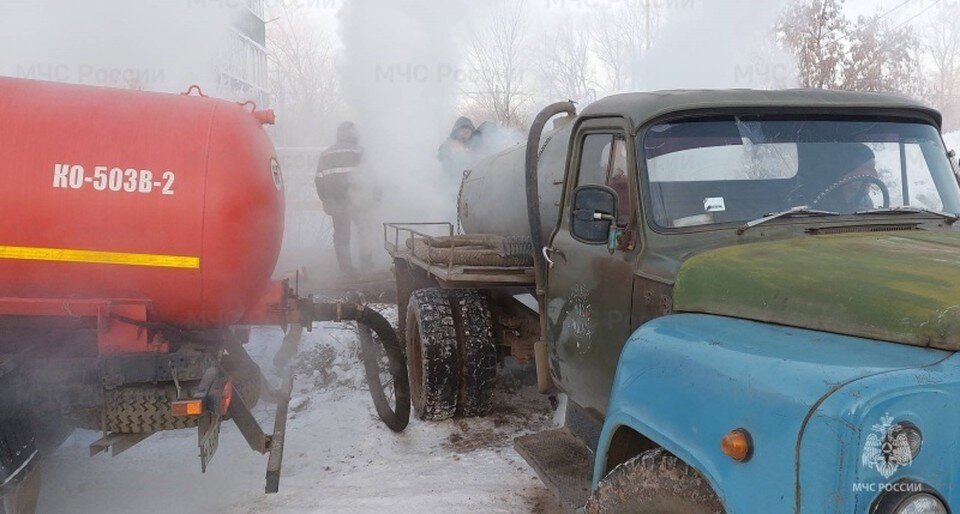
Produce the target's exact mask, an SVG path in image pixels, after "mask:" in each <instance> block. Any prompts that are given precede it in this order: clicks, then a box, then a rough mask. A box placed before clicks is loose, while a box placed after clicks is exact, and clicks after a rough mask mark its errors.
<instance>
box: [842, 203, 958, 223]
mask: <svg viewBox="0 0 960 514" xmlns="http://www.w3.org/2000/svg"><path fill="white" fill-rule="evenodd" d="M854 214H855V215H857V216H864V215H867V214H930V215H933V216H939V217H941V218H943V219H944V220H945V221H946V222H947V225H953V224H954V223H956V222H957V220H960V216H958V215H956V214H950V213H949V212H941V211H935V210H933V209H924V208H923V207H910V206H908V205H903V206H900V207H888V208H886V209H870V210H868V211H857V212H855V213H854Z"/></svg>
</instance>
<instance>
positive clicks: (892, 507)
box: [870, 480, 950, 514]
mask: <svg viewBox="0 0 960 514" xmlns="http://www.w3.org/2000/svg"><path fill="white" fill-rule="evenodd" d="M890 485H891V487H890V488H889V489H887V491H886V492H884V493H883V494H881V495H880V497H879V498H877V500H876V501H875V502H874V504H873V508H872V509H870V512H871V514H950V509H948V508H947V506H946V504H945V503H943V499H942V498H941V497H940V494H939V493H937V492H936V491H935V490H934V489H933V488H931V487H930V486H928V485H926V484H921V483H918V482H913V481H910V480H900V481H898V482H895V483H893V484H890Z"/></svg>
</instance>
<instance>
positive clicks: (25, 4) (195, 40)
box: [0, 0, 238, 93]
mask: <svg viewBox="0 0 960 514" xmlns="http://www.w3.org/2000/svg"><path fill="white" fill-rule="evenodd" d="M235 4H237V5H238V3H236V2H217V1H203V0H177V1H170V0H137V1H135V2H132V1H129V0H96V1H84V2H78V1H76V0H29V1H26V0H4V1H3V2H2V5H0V48H3V49H4V51H3V52H0V75H7V76H12V77H19V78H29V79H36V80H50V81H56V82H69V83H76V84H88V85H98V86H112V87H122V88H135V89H144V90H148V91H164V92H172V93H179V92H183V91H186V89H187V87H189V86H190V85H191V84H199V85H201V86H202V87H204V89H205V90H207V91H212V90H214V89H215V87H216V85H217V77H216V71H215V61H216V59H217V56H218V52H219V51H221V49H222V47H223V42H224V39H225V36H226V34H227V30H228V27H229V25H230V22H231V21H232V20H233V17H234V16H235V14H236V7H235Z"/></svg>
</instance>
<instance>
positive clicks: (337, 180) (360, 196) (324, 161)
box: [316, 121, 373, 275]
mask: <svg viewBox="0 0 960 514" xmlns="http://www.w3.org/2000/svg"><path fill="white" fill-rule="evenodd" d="M362 165H363V148H361V147H360V145H359V139H358V137H357V127H356V125H354V124H353V123H352V122H349V121H347V122H344V123H341V124H340V126H339V127H338V128H337V143H336V144H335V145H333V146H331V147H330V148H328V149H327V150H325V151H324V152H323V153H322V154H321V155H320V164H319V165H318V166H317V177H316V184H317V194H318V195H319V196H320V200H321V201H322V202H323V210H324V212H326V213H327V214H328V215H329V216H330V218H331V219H332V220H333V246H334V250H335V251H336V254H337V263H338V264H339V266H340V271H341V272H343V273H346V274H351V275H352V274H354V273H355V272H356V269H355V268H354V266H353V259H352V257H351V252H350V230H351V227H355V228H356V230H357V246H358V247H359V250H360V266H361V268H363V269H367V270H368V269H370V268H371V267H372V264H373V252H372V248H371V246H372V245H371V241H370V231H369V227H368V223H367V222H368V216H367V213H368V212H369V211H370V209H371V206H370V205H364V204H365V203H369V202H368V201H367V200H368V198H369V196H370V195H369V194H368V192H369V191H368V189H369V186H372V185H373V184H372V181H369V180H366V181H365V180H364V179H363V178H362V175H363V174H364V171H363V169H362V168H363V166H362Z"/></svg>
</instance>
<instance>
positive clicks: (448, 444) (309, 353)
mask: <svg viewBox="0 0 960 514" xmlns="http://www.w3.org/2000/svg"><path fill="white" fill-rule="evenodd" d="M394 316H395V314H394ZM281 337H282V334H281V333H280V331H279V329H266V328H264V329H258V330H255V332H254V336H253V342H252V343H251V345H250V351H251V354H253V356H254V358H255V359H257V360H258V361H260V362H261V365H262V366H263V368H264V370H269V369H270V368H271V366H270V365H269V362H270V358H271V357H272V351H273V350H274V349H275V348H276V347H277V345H278V344H279V342H280V339H281ZM301 361H302V362H301V364H300V369H301V370H302V372H301V373H300V374H299V375H298V378H297V383H296V386H295V394H294V398H293V401H292V402H291V416H290V421H289V424H288V430H289V434H288V440H287V446H286V454H285V458H284V469H283V477H282V479H281V483H280V493H279V494H277V495H270V496H267V495H264V494H263V492H262V491H263V486H264V471H265V469H266V458H265V457H263V456H260V455H258V454H256V453H254V452H252V451H250V450H249V448H248V447H247V445H246V443H245V442H244V440H243V438H242V436H241V435H240V434H239V432H238V431H237V429H236V427H235V426H234V425H233V424H224V430H223V434H222V436H221V440H220V449H219V451H218V453H217V455H216V458H215V459H214V461H213V463H212V465H211V467H210V468H209V469H208V471H207V473H206V475H203V474H201V473H200V462H199V459H198V458H197V457H196V455H197V448H196V432H195V431H182V432H171V433H164V434H160V435H156V436H153V437H152V438H150V439H147V440H146V441H144V442H142V443H140V445H138V446H136V447H134V448H132V449H130V450H128V451H127V452H126V453H123V454H121V455H119V456H118V457H116V458H111V457H109V456H103V455H100V456H97V457H94V458H91V457H89V456H88V445H89V444H90V442H92V441H93V440H95V439H96V438H97V437H98V436H99V434H98V433H94V432H88V431H78V432H76V433H75V434H74V435H73V436H71V437H70V439H69V440H68V441H67V442H66V443H65V444H64V445H63V446H62V447H61V448H60V449H59V450H58V451H57V452H56V453H55V454H54V455H53V456H51V457H50V458H49V459H48V460H47V461H46V464H45V466H44V478H43V480H44V483H43V490H42V493H41V500H40V506H39V512H40V513H60V512H98V513H113V512H116V513H131V512H144V513H154V512H155V513H161V512H163V513H169V512H177V513H194V512H197V513H199V512H204V513H207V512H242V513H254V512H256V513H260V512H291V513H293V512H297V513H299V512H337V513H352V512H387V511H389V512H416V513H418V514H419V513H430V512H477V511H481V512H548V513H549V512H555V511H557V509H558V507H557V504H556V502H555V501H554V499H553V496H552V495H551V493H550V492H549V491H548V490H547V489H546V488H545V487H544V486H543V484H542V483H541V482H540V481H539V479H537V478H536V475H535V473H534V472H533V471H532V470H531V469H530V468H529V467H528V466H527V465H526V463H525V462H523V460H522V459H521V458H520V457H519V456H518V455H517V454H516V452H514V450H513V447H512V444H513V438H514V437H515V436H517V435H519V434H523V433H527V432H530V431H538V430H541V429H543V428H545V427H549V426H551V425H552V424H553V412H552V410H551V408H550V405H549V402H548V401H547V400H546V399H545V398H543V397H542V396H540V395H539V394H538V393H537V392H536V389H535V386H534V384H533V381H534V380H535V379H534V378H533V377H532V374H531V373H530V370H520V369H512V370H508V371H505V372H503V373H502V374H501V377H500V384H499V386H498V391H497V396H498V402H497V407H496V409H495V411H494V413H493V414H492V415H491V416H489V417H487V418H484V419H471V420H454V421H448V422H443V423H424V422H420V421H417V420H412V421H411V423H410V426H409V427H408V428H407V430H406V431H405V432H404V433H403V434H394V433H392V432H390V431H389V430H387V429H386V428H385V427H384V426H383V425H382V424H380V422H379V419H378V418H377V417H376V413H375V412H374V410H373V405H372V402H371V400H370V397H369V395H368V393H367V391H366V390H365V384H364V380H363V375H362V366H361V365H360V364H359V361H358V358H357V356H356V340H355V336H354V333H353V331H352V329H351V328H350V327H348V326H345V325H335V324H326V325H323V326H322V327H321V328H320V329H319V330H317V331H314V332H313V333H312V334H305V336H304V340H303V342H302V344H301ZM268 376H271V378H272V379H273V380H276V378H275V377H273V376H272V375H270V373H268ZM257 416H258V418H259V419H260V420H261V423H263V422H264V421H270V420H271V416H272V411H271V406H269V405H266V404H263V403H262V404H261V405H260V406H258V407H257ZM271 426H272V425H271Z"/></svg>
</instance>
